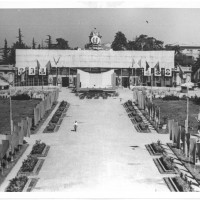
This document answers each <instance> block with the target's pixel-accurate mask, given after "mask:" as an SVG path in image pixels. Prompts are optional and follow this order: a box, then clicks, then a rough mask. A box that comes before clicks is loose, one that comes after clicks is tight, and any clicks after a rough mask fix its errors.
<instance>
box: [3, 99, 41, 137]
mask: <svg viewBox="0 0 200 200" xmlns="http://www.w3.org/2000/svg"><path fill="white" fill-rule="evenodd" d="M40 101H41V100H39V99H31V100H20V101H19V100H12V115H13V121H14V124H17V123H18V122H20V121H21V119H22V118H25V117H31V118H33V114H34V112H33V109H34V107H35V106H36V105H37V104H38V103H39V102H40ZM9 107H10V103H9V99H0V119H1V120H0V134H8V133H10V108H9Z"/></svg>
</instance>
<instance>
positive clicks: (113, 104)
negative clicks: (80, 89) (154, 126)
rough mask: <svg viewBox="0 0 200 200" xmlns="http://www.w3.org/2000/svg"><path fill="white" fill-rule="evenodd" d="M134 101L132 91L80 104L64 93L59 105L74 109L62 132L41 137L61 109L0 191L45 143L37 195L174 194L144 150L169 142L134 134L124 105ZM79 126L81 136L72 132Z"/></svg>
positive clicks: (32, 139)
mask: <svg viewBox="0 0 200 200" xmlns="http://www.w3.org/2000/svg"><path fill="white" fill-rule="evenodd" d="M131 97H132V93H131V91H130V90H128V89H119V97H108V99H102V98H100V99H83V100H80V99H79V98H78V97H76V96H75V94H74V93H71V90H69V89H66V88H62V90H61V92H60V94H59V101H62V100H66V101H68V102H69V103H70V107H69V109H68V112H67V116H66V117H65V118H64V120H63V122H62V124H61V127H60V129H59V131H58V132H56V133H53V134H52V133H49V134H44V133H42V132H43V130H44V129H45V127H46V125H47V123H48V121H49V120H50V119H51V117H52V115H53V113H54V112H55V110H56V108H57V107H58V105H57V107H56V108H55V109H54V111H53V112H52V113H51V115H50V116H49V117H48V119H47V120H46V122H45V123H44V124H43V126H42V127H41V128H40V130H39V131H38V133H37V134H35V135H31V137H30V138H26V140H27V142H28V143H29V144H30V145H29V147H28V149H27V150H26V152H25V153H24V155H23V157H22V158H21V159H20V160H19V161H18V163H17V164H16V166H15V167H14V168H13V170H12V171H11V173H10V174H9V175H8V177H7V178H6V180H5V181H4V183H3V184H2V185H1V188H0V189H1V191H4V190H5V188H6V187H7V186H8V183H9V180H10V179H12V178H14V177H15V176H16V174H17V171H18V170H19V168H20V166H21V164H22V161H23V160H24V159H25V158H26V156H27V155H28V154H29V153H30V151H31V149H32V146H33V144H34V143H35V140H37V139H41V140H42V142H45V143H46V144H47V145H50V151H49V153H48V155H47V157H46V158H45V162H44V164H43V166H42V168H41V170H40V172H39V174H38V175H37V177H38V178H39V181H38V182H37V184H36V186H35V188H34V189H33V192H66V193H67V194H68V195H69V196H70V197H78V196H82V197H94V195H96V196H95V197H99V196H101V195H102V194H107V196H108V197H118V196H119V195H121V196H124V197H134V194H135V193H136V192H137V193H138V192H141V194H142V193H143V191H145V192H170V191H169V189H168V187H167V186H166V184H165V183H164V180H163V177H165V176H164V175H162V174H160V173H159V171H158V169H157V167H156V165H155V164H154V162H153V157H152V156H151V155H150V154H149V153H148V151H147V150H146V148H145V144H149V143H151V142H156V141H157V140H158V139H159V140H161V141H162V142H163V143H166V142H168V141H169V139H168V138H169V136H168V134H157V133H138V132H136V130H135V128H134V126H133V124H132V123H131V121H130V119H129V118H128V115H127V113H126V111H125V109H124V107H123V105H122V103H123V102H125V101H127V100H128V99H131ZM120 98H122V101H120ZM75 120H77V121H78V131H77V132H74V131H72V130H73V122H74V121H75ZM144 189H145V190H144ZM90 195H91V196H90Z"/></svg>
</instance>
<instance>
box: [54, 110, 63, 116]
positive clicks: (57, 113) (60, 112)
mask: <svg viewBox="0 0 200 200" xmlns="http://www.w3.org/2000/svg"><path fill="white" fill-rule="evenodd" d="M54 115H55V116H57V117H60V116H61V115H62V111H61V110H57V111H56V112H55V114H54Z"/></svg>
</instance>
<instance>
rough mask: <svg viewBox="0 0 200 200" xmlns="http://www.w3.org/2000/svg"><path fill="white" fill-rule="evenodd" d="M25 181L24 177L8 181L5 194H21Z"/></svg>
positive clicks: (26, 179)
mask: <svg viewBox="0 0 200 200" xmlns="http://www.w3.org/2000/svg"><path fill="white" fill-rule="evenodd" d="M27 181H28V178H27V177H26V176H20V177H16V178H13V179H12V180H11V181H10V184H9V186H8V187H7V188H6V192H22V191H23V189H24V187H25V185H26V183H27Z"/></svg>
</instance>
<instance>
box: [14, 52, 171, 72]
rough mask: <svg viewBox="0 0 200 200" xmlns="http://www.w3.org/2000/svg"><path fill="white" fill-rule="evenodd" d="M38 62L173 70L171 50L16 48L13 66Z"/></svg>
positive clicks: (42, 65)
mask: <svg viewBox="0 0 200 200" xmlns="http://www.w3.org/2000/svg"><path fill="white" fill-rule="evenodd" d="M37 61H38V62H39V63H40V65H41V67H45V66H46V65H47V63H48V62H49V61H50V62H51V66H52V67H70V68H93V67H95V68H111V69H117V68H119V69H121V68H129V67H130V68H132V66H133V67H134V68H140V67H141V68H145V69H146V62H147V63H148V64H149V66H150V68H154V67H155V65H156V64H157V63H159V66H160V68H174V51H92V50H82V51H77V50H44V49H42V50H39V49H16V67H17V68H19V67H36V66H37Z"/></svg>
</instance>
